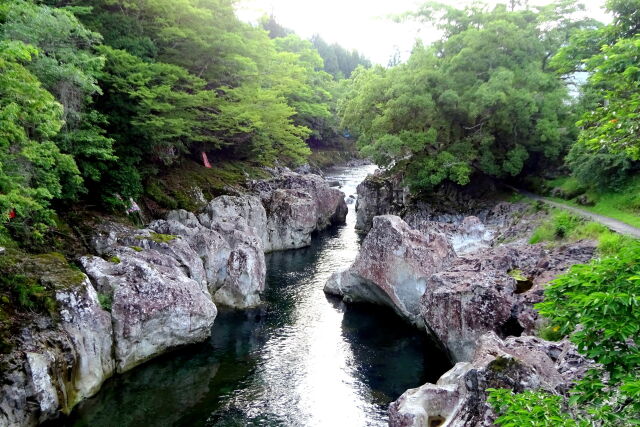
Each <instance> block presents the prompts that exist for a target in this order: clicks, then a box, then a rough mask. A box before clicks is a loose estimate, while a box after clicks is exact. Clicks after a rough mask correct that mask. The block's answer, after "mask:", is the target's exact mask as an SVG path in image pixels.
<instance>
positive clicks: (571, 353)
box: [389, 333, 593, 427]
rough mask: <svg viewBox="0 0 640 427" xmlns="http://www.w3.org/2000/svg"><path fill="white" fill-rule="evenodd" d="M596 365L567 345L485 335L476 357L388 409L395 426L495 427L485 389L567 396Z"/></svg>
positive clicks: (573, 347)
mask: <svg viewBox="0 0 640 427" xmlns="http://www.w3.org/2000/svg"><path fill="white" fill-rule="evenodd" d="M592 366H593V365H592V364H591V362H589V361H588V360H586V359H585V358H584V357H583V356H582V355H580V354H578V353H577V351H576V348H575V346H574V345H573V344H571V343H570V342H569V341H566V340H564V341H561V342H549V341H545V340H542V339H540V338H537V337H533V336H527V337H510V338H507V339H505V340H504V341H503V340H501V339H500V338H499V337H498V336H497V335H496V334H494V333H488V334H485V335H483V336H482V337H481V338H480V339H479V341H478V345H477V348H476V350H475V353H474V355H473V357H472V358H471V359H470V360H469V361H468V362H460V363H458V364H456V365H455V366H454V367H453V368H452V369H451V370H450V371H448V372H447V373H445V374H444V375H443V376H442V377H441V378H440V379H439V380H438V382H437V383H436V384H425V385H423V386H421V387H418V388H415V389H410V390H407V391H406V392H405V393H404V394H403V395H402V396H400V398H398V400H396V401H395V402H393V403H392V404H391V405H390V407H389V425H390V426H392V427H422V426H433V425H437V426H441V425H446V426H450V427H462V426H465V427H466V426H468V427H471V426H491V425H494V423H493V421H494V420H495V418H496V414H495V413H494V411H493V409H492V408H491V406H490V405H489V404H488V403H487V392H486V389H487V388H509V389H512V390H514V391H515V392H523V391H525V390H544V391H547V392H549V393H554V394H566V393H567V391H568V390H569V388H571V386H572V385H573V384H574V383H575V381H577V380H578V379H580V378H581V377H582V376H583V375H584V373H585V372H586V371H587V370H588V369H589V368H590V367H592Z"/></svg>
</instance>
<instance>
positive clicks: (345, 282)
mask: <svg viewBox="0 0 640 427" xmlns="http://www.w3.org/2000/svg"><path fill="white" fill-rule="evenodd" d="M454 258H455V253H454V251H453V247H452V246H451V245H450V244H449V242H448V241H447V240H446V239H445V238H444V236H442V235H441V234H437V233H433V234H423V233H420V232H418V231H416V230H412V229H411V228H410V227H409V226H408V225H407V224H406V223H405V222H404V221H403V220H401V219H400V218H399V217H397V216H392V215H384V216H378V217H376V218H374V221H373V228H372V229H371V231H370V232H369V234H367V237H366V238H365V239H364V242H363V243H362V247H361V248H360V252H359V254H358V257H357V258H356V260H355V262H354V263H353V265H352V266H351V267H349V268H348V269H347V270H346V271H343V272H338V273H334V274H333V276H332V277H331V278H330V279H329V281H328V282H327V284H326V285H325V292H327V293H330V294H334V295H338V296H342V297H343V298H344V299H345V300H346V301H350V302H357V301H364V302H371V303H376V304H383V305H388V306H390V307H391V308H393V309H394V310H395V311H396V312H397V313H398V314H399V315H400V316H402V317H404V318H405V319H407V320H409V321H410V322H412V323H415V324H416V325H421V326H423V324H422V321H421V318H420V316H419V314H420V297H421V296H422V295H423V294H424V292H425V290H426V285H427V279H428V278H429V277H430V276H431V275H432V274H434V273H435V272H437V271H440V270H442V269H443V268H445V267H446V266H447V265H448V264H449V263H450V262H451V261H453V259H454Z"/></svg>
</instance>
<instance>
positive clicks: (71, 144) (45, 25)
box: [0, 0, 115, 181]
mask: <svg viewBox="0 0 640 427" xmlns="http://www.w3.org/2000/svg"><path fill="white" fill-rule="evenodd" d="M0 22H1V23H2V26H1V29H0V40H20V41H23V42H24V43H27V44H30V45H32V46H35V47H36V48H37V49H38V54H37V55H36V56H34V58H33V59H32V60H31V61H30V62H29V63H28V64H27V67H28V68H29V70H30V71H31V72H32V73H33V74H34V75H35V76H37V78H38V79H39V80H40V82H41V83H42V85H43V86H44V88H45V89H47V90H48V91H49V92H50V93H52V94H53V95H54V96H55V97H56V99H57V101H58V102H60V103H61V104H62V106H63V116H62V119H63V121H64V124H63V126H62V128H61V130H60V133H59V134H58V135H57V136H56V137H55V138H53V141H54V142H55V143H56V144H57V145H58V147H59V148H60V150H61V151H62V152H64V153H67V154H70V155H72V156H73V157H74V158H75V160H76V162H77V164H78V166H79V168H80V171H81V173H82V175H83V177H85V178H87V179H91V180H93V181H98V180H99V179H100V176H101V173H102V172H103V171H104V170H105V169H107V168H108V164H109V163H110V162H111V161H113V160H115V157H114V156H113V147H112V144H113V140H112V139H111V138H108V137H106V136H105V131H104V125H105V118H104V116H102V115H101V114H100V113H98V112H97V111H96V110H95V109H94V107H93V98H94V97H95V96H97V95H100V94H101V93H102V91H101V88H100V86H99V85H98V81H97V76H98V74H99V72H100V70H101V68H102V66H103V63H104V60H103V58H102V57H101V56H99V55H96V53H95V51H94V50H93V48H94V47H95V46H97V45H99V44H100V42H101V39H102V38H101V36H100V35H99V34H97V33H94V32H91V31H89V30H87V29H86V28H85V27H84V26H83V25H82V24H81V23H80V22H79V21H78V19H77V18H76V17H75V16H74V15H73V14H72V13H71V12H69V11H66V10H63V9H56V8H52V7H48V6H39V5H35V4H32V3H30V2H27V1H25V0H16V1H12V2H4V3H2V4H1V5H0Z"/></svg>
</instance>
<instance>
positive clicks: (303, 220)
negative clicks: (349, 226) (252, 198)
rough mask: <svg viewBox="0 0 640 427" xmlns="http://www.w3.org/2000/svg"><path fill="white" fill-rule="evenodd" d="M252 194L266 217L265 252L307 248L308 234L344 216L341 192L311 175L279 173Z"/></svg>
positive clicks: (344, 206)
mask: <svg viewBox="0 0 640 427" xmlns="http://www.w3.org/2000/svg"><path fill="white" fill-rule="evenodd" d="M252 191H253V192H255V193H256V194H257V195H258V196H259V197H260V199H261V201H262V204H263V205H264V208H265V211H266V214H267V227H266V230H267V235H266V236H263V241H264V242H265V243H264V246H265V250H266V251H267V252H270V251H277V250H283V249H294V248H301V247H304V246H308V245H309V244H310V242H311V233H312V232H313V231H316V230H324V229H325V228H327V227H328V226H330V225H331V224H343V223H344V222H345V220H346V217H347V211H348V209H347V204H346V202H345V200H344V193H343V192H342V191H340V190H338V189H336V188H331V187H330V186H329V184H328V183H327V182H326V181H325V180H324V179H323V178H321V177H320V176H318V175H314V174H307V175H300V174H297V173H293V172H290V171H284V172H282V173H281V174H280V175H279V176H278V177H277V178H274V179H272V180H268V181H260V182H257V183H255V184H254V185H253V187H252Z"/></svg>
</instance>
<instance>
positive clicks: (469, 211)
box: [356, 171, 497, 233]
mask: <svg viewBox="0 0 640 427" xmlns="http://www.w3.org/2000/svg"><path fill="white" fill-rule="evenodd" d="M357 192H358V202H357V204H356V213H357V215H356V229H358V230H359V231H360V232H362V233H366V232H368V231H369V229H371V227H372V225H373V218H374V217H376V216H378V215H389V214H391V215H398V216H400V217H401V218H402V219H403V220H405V222H407V223H408V224H409V225H410V226H411V227H413V228H419V223H420V222H422V221H437V222H445V223H446V222H449V223H453V222H459V220H462V218H464V217H465V216H478V217H481V218H480V219H483V218H482V216H484V213H485V212H486V211H488V210H489V209H490V208H491V207H492V206H493V205H495V204H496V202H497V201H496V194H497V191H496V183H495V182H494V181H493V180H492V179H491V178H489V177H486V176H483V175H477V176H476V175H474V176H473V177H472V179H471V182H470V183H469V184H468V185H466V186H460V185H458V184H455V183H452V182H449V181H445V182H443V183H442V184H440V185H439V186H438V187H437V188H435V189H434V190H432V191H431V192H430V193H429V194H428V195H422V196H416V195H415V194H411V192H410V190H409V187H408V186H407V185H406V183H405V181H404V173H403V172H398V171H376V173H375V174H373V175H370V176H369V177H367V179H365V180H364V181H363V182H362V183H361V184H360V185H358V187H357Z"/></svg>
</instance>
